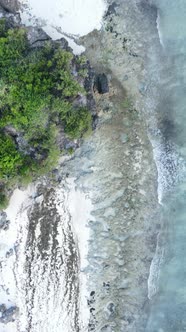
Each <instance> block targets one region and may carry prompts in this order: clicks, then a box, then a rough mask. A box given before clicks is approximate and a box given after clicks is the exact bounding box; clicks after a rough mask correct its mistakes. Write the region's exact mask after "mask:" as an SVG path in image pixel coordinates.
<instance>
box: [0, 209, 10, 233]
mask: <svg viewBox="0 0 186 332" xmlns="http://www.w3.org/2000/svg"><path fill="white" fill-rule="evenodd" d="M9 224H10V221H9V220H7V214H6V212H0V230H1V229H2V230H4V231H6V230H7V229H8V228H9Z"/></svg>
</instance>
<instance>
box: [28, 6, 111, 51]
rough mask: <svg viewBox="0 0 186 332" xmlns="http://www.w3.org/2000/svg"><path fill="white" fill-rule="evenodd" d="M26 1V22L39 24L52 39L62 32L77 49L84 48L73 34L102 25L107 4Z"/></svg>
mask: <svg viewBox="0 0 186 332" xmlns="http://www.w3.org/2000/svg"><path fill="white" fill-rule="evenodd" d="M21 2H22V4H23V5H25V6H24V7H23V10H22V12H21V19H22V22H23V23H24V24H26V25H30V24H34V23H35V24H40V25H42V27H43V29H44V30H45V31H46V32H47V33H48V35H49V36H50V37H51V38H53V39H59V38H61V37H62V36H63V37H64V36H65V38H66V34H67V35H68V36H67V37H69V38H66V39H68V41H69V44H70V46H71V47H72V48H73V50H74V52H75V53H76V54H77V53H81V52H83V51H84V48H83V47H82V46H78V45H77V44H76V43H75V42H74V40H73V38H74V37H75V38H78V37H80V36H84V35H86V34H88V33H89V32H91V31H93V30H94V29H100V28H101V23H102V17H103V15H104V12H105V10H106V8H107V5H106V2H105V0H96V1H95V0H47V1H46V0H39V1H38V0H21Z"/></svg>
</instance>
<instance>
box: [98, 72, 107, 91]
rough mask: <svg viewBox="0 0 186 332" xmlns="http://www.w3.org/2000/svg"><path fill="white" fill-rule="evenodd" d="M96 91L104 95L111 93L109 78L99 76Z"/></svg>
mask: <svg viewBox="0 0 186 332" xmlns="http://www.w3.org/2000/svg"><path fill="white" fill-rule="evenodd" d="M94 90H97V91H98V93H100V94H104V93H108V92H109V85H108V79H107V76H106V75H105V74H104V73H103V74H98V75H97V76H96V78H95V81H94Z"/></svg>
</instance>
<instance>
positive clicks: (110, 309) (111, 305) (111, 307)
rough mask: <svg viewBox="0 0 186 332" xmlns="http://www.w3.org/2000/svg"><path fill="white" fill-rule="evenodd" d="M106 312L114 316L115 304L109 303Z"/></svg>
mask: <svg viewBox="0 0 186 332" xmlns="http://www.w3.org/2000/svg"><path fill="white" fill-rule="evenodd" d="M107 310H108V311H109V312H110V313H111V314H114V313H115V310H116V307H115V304H114V303H112V302H110V303H109V304H108V305H107Z"/></svg>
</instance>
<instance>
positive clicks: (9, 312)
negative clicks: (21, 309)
mask: <svg viewBox="0 0 186 332" xmlns="http://www.w3.org/2000/svg"><path fill="white" fill-rule="evenodd" d="M17 312H18V308H17V307H16V306H12V307H10V308H8V309H7V308H6V306H5V304H1V305H0V313H1V317H0V322H1V323H4V324H7V323H9V322H14V320H15V315H16V313H17Z"/></svg>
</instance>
